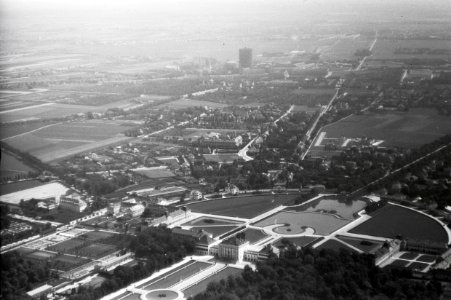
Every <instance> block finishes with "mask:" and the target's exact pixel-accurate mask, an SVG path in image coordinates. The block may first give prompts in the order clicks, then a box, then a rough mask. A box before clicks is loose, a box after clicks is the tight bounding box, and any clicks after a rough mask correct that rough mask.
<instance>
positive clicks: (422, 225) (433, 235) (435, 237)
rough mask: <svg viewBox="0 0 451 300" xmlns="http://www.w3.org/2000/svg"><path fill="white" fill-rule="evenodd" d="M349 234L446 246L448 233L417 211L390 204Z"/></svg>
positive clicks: (434, 221) (438, 224) (437, 223)
mask: <svg viewBox="0 0 451 300" xmlns="http://www.w3.org/2000/svg"><path fill="white" fill-rule="evenodd" d="M349 232H351V233H357V234H365V235H372V236H378V237H385V238H395V237H396V236H397V235H401V236H403V238H405V239H412V240H419V241H430V242H434V243H446V244H448V233H447V232H446V230H445V229H444V228H443V226H442V225H441V224H440V223H439V222H437V221H436V220H434V219H432V218H430V217H428V216H426V215H424V214H422V213H419V212H417V211H414V210H411V209H408V208H405V207H401V206H397V205H391V204H387V205H386V206H384V207H382V208H381V209H379V210H377V211H376V212H374V214H373V216H372V218H371V219H369V220H368V221H366V222H364V223H362V224H360V225H358V226H357V227H355V228H353V229H351V230H350V231H349Z"/></svg>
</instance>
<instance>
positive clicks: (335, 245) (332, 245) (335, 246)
mask: <svg viewBox="0 0 451 300" xmlns="http://www.w3.org/2000/svg"><path fill="white" fill-rule="evenodd" d="M316 249H318V250H321V249H332V250H335V251H339V250H340V249H344V250H348V251H352V252H355V250H354V249H352V248H351V247H348V246H347V245H345V244H343V243H340V242H339V241H337V240H328V241H326V242H324V243H322V244H321V245H319V246H318V247H317V248H316Z"/></svg>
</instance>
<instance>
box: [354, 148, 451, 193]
mask: <svg viewBox="0 0 451 300" xmlns="http://www.w3.org/2000/svg"><path fill="white" fill-rule="evenodd" d="M449 146H451V143H449V144H447V145H444V146H441V147H439V148H437V149H435V150H434V151H431V152H429V153H428V154H425V155H423V156H421V157H420V158H417V159H416V160H414V161H412V162H410V163H408V164H406V165H404V166H402V167H401V168H398V169H396V170H393V171H390V172H388V171H387V173H386V174H385V175H384V176H382V177H380V178H378V179H376V180H373V181H372V182H370V183H368V184H367V185H365V186H363V187H361V188H359V189H357V190H355V191H354V192H352V193H351V195H352V194H357V193H359V192H361V191H363V190H365V189H366V188H368V187H369V186H371V185H373V184H375V183H378V182H380V181H381V180H384V179H385V178H387V177H388V176H391V175H393V174H396V173H398V172H400V171H402V170H404V169H406V168H408V167H410V166H412V165H414V164H416V163H418V162H420V161H422V160H423V159H425V158H427V157H429V156H431V155H433V154H435V153H437V152H439V151H442V150H443V149H445V148H446V147H449Z"/></svg>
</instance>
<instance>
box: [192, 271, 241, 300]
mask: <svg viewBox="0 0 451 300" xmlns="http://www.w3.org/2000/svg"><path fill="white" fill-rule="evenodd" d="M241 272H242V270H241V269H236V268H230V267H227V268H225V269H224V270H221V271H220V272H218V273H216V274H214V275H213V276H210V277H207V278H206V279H204V280H202V281H201V282H199V283H197V284H195V285H193V286H191V287H189V288H187V289H186V290H183V294H184V295H185V296H186V297H191V296H195V295H197V294H199V293H201V292H203V291H205V290H206V289H207V286H208V284H209V283H210V282H213V281H219V280H221V279H227V277H229V276H230V275H232V276H234V275H235V276H236V275H238V274H240V273H241Z"/></svg>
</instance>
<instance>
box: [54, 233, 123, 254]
mask: <svg viewBox="0 0 451 300" xmlns="http://www.w3.org/2000/svg"><path fill="white" fill-rule="evenodd" d="M126 240H130V237H128V236H124V235H119V234H113V233H108V232H102V231H90V232H87V233H84V234H82V235H80V236H78V237H76V238H71V239H69V240H65V241H63V242H60V243H57V244H54V245H52V246H50V247H48V248H47V250H50V251H54V252H58V253H66V254H71V255H76V256H81V257H88V258H91V259H97V258H100V257H103V256H106V255H109V254H111V253H113V252H115V251H116V250H118V249H119V248H120V247H122V245H123V244H124V241H126Z"/></svg>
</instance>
